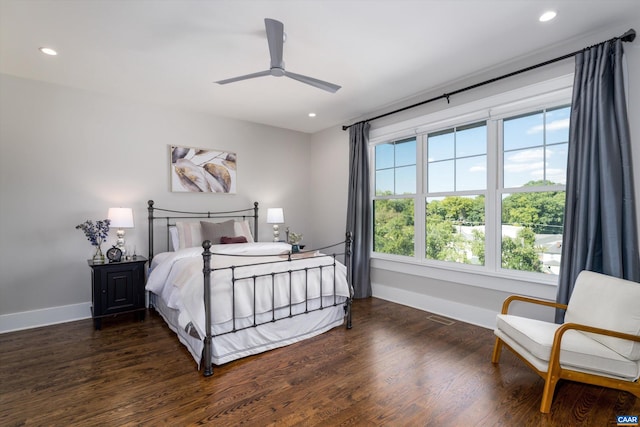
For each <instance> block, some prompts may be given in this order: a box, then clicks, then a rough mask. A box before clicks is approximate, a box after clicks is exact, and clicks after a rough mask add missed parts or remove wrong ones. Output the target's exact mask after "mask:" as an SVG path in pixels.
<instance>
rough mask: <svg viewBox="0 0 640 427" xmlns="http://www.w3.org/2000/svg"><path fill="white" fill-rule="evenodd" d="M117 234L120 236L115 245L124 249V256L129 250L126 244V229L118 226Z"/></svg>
mask: <svg viewBox="0 0 640 427" xmlns="http://www.w3.org/2000/svg"><path fill="white" fill-rule="evenodd" d="M116 236H118V238H117V239H116V245H115V246H116V248H118V249H120V250H121V251H122V256H124V254H125V252H126V251H127V250H126V248H125V246H124V230H123V229H122V228H118V231H116Z"/></svg>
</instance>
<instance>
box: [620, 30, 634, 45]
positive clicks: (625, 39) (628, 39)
mask: <svg viewBox="0 0 640 427" xmlns="http://www.w3.org/2000/svg"><path fill="white" fill-rule="evenodd" d="M620 39H621V40H622V41H623V42H632V41H634V40H635V39H636V30H634V29H633V28H631V29H630V30H629V31H627V32H626V33H624V34H623V35H622V36H620Z"/></svg>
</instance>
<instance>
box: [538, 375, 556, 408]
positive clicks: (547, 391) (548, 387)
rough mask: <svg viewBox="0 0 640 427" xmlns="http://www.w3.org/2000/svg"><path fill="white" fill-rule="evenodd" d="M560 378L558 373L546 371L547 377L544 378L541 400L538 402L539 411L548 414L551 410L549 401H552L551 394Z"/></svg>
mask: <svg viewBox="0 0 640 427" xmlns="http://www.w3.org/2000/svg"><path fill="white" fill-rule="evenodd" d="M559 380H560V378H559V377H558V375H554V373H553V372H551V371H550V372H547V377H546V378H545V380H544V391H543V392H542V401H541V402H540V412H542V413H543V414H548V413H549V412H550V411H551V402H552V401H553V394H554V393H555V391H556V384H558V381H559Z"/></svg>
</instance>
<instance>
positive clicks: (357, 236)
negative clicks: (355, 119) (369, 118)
mask: <svg viewBox="0 0 640 427" xmlns="http://www.w3.org/2000/svg"><path fill="white" fill-rule="evenodd" d="M369 127H370V125H369V123H356V124H354V125H352V126H351V127H350V128H349V198H348V201H347V231H350V232H352V233H353V246H352V249H353V250H352V261H353V263H352V266H353V268H352V270H351V277H352V283H353V288H354V298H367V297H370V296H371V280H370V277H369V264H370V262H369V261H370V257H369V254H370V253H371V249H370V242H371V208H370V206H371V200H370V198H369V149H368V145H369Z"/></svg>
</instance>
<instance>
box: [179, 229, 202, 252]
mask: <svg viewBox="0 0 640 427" xmlns="http://www.w3.org/2000/svg"><path fill="white" fill-rule="evenodd" d="M176 228H177V229H178V249H184V248H193V247H195V246H200V245H202V230H201V227H200V223H199V222H176Z"/></svg>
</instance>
